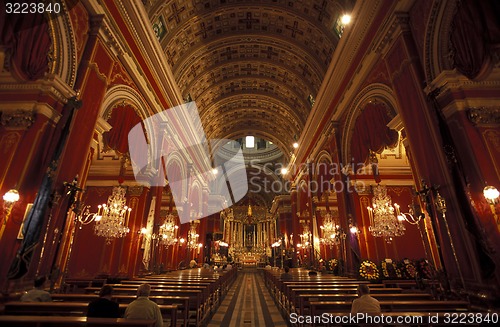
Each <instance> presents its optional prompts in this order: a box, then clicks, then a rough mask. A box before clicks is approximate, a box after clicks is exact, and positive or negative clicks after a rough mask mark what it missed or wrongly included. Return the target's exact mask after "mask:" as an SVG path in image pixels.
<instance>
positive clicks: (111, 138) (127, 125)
mask: <svg viewBox="0 0 500 327" xmlns="http://www.w3.org/2000/svg"><path fill="white" fill-rule="evenodd" d="M141 121H142V119H141V117H139V115H138V114H137V113H136V112H135V110H134V108H132V107H131V106H129V105H125V106H120V107H116V108H114V109H113V111H112V112H111V118H109V120H108V123H109V124H110V125H111V126H113V127H112V128H111V130H110V131H108V132H105V133H104V134H103V135H102V137H103V140H104V148H105V150H109V149H112V150H115V151H116V152H117V153H118V154H125V153H127V152H128V133H129V132H130V130H131V129H132V127H134V126H135V125H137V124H139V123H140V122H141Z"/></svg>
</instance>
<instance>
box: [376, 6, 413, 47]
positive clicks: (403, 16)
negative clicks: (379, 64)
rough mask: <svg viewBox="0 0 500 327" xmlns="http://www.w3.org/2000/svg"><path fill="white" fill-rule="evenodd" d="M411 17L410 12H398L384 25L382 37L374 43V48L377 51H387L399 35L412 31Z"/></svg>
mask: <svg viewBox="0 0 500 327" xmlns="http://www.w3.org/2000/svg"><path fill="white" fill-rule="evenodd" d="M409 21H410V17H409V15H408V13H405V12H396V13H394V15H393V16H392V17H391V18H390V20H388V23H387V24H386V25H385V26H384V31H383V32H382V33H380V35H381V36H380V38H379V39H378V40H377V41H376V42H375V43H374V47H373V50H374V51H375V52H376V53H382V54H383V53H385V52H387V50H388V49H389V47H390V45H391V44H392V42H393V41H394V40H395V39H396V37H397V35H398V34H399V33H401V32H403V31H410V25H409Z"/></svg>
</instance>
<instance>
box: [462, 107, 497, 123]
mask: <svg viewBox="0 0 500 327" xmlns="http://www.w3.org/2000/svg"><path fill="white" fill-rule="evenodd" d="M467 117H468V118H469V120H470V121H471V122H472V123H473V124H474V125H498V124H500V107H479V108H468V109H467Z"/></svg>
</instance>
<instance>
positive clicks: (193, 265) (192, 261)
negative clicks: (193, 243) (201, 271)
mask: <svg viewBox="0 0 500 327" xmlns="http://www.w3.org/2000/svg"><path fill="white" fill-rule="evenodd" d="M197 266H198V263H197V262H196V260H194V259H193V260H191V261H190V262H189V268H196V267H197Z"/></svg>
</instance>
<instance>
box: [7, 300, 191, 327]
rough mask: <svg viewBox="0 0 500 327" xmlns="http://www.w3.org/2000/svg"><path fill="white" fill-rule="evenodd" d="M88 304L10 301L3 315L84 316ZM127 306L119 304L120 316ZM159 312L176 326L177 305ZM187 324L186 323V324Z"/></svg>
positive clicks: (163, 307)
mask: <svg viewBox="0 0 500 327" xmlns="http://www.w3.org/2000/svg"><path fill="white" fill-rule="evenodd" d="M88 305H89V304H88V302H22V301H11V302H7V303H5V314H7V315H23V316H24V315H28V316H34V315H35V316H39V315H48V316H49V315H55V316H57V315H59V316H76V317H78V316H80V317H81V316H86V314H87V309H88ZM127 305H128V304H124V303H121V304H119V308H120V315H122V316H123V315H124V314H125V309H126V308H127ZM158 306H159V307H160V311H161V313H162V315H163V319H164V320H165V317H170V322H171V325H172V326H175V325H176V324H177V305H175V304H172V305H166V304H161V305H158ZM186 323H187V322H186Z"/></svg>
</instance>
